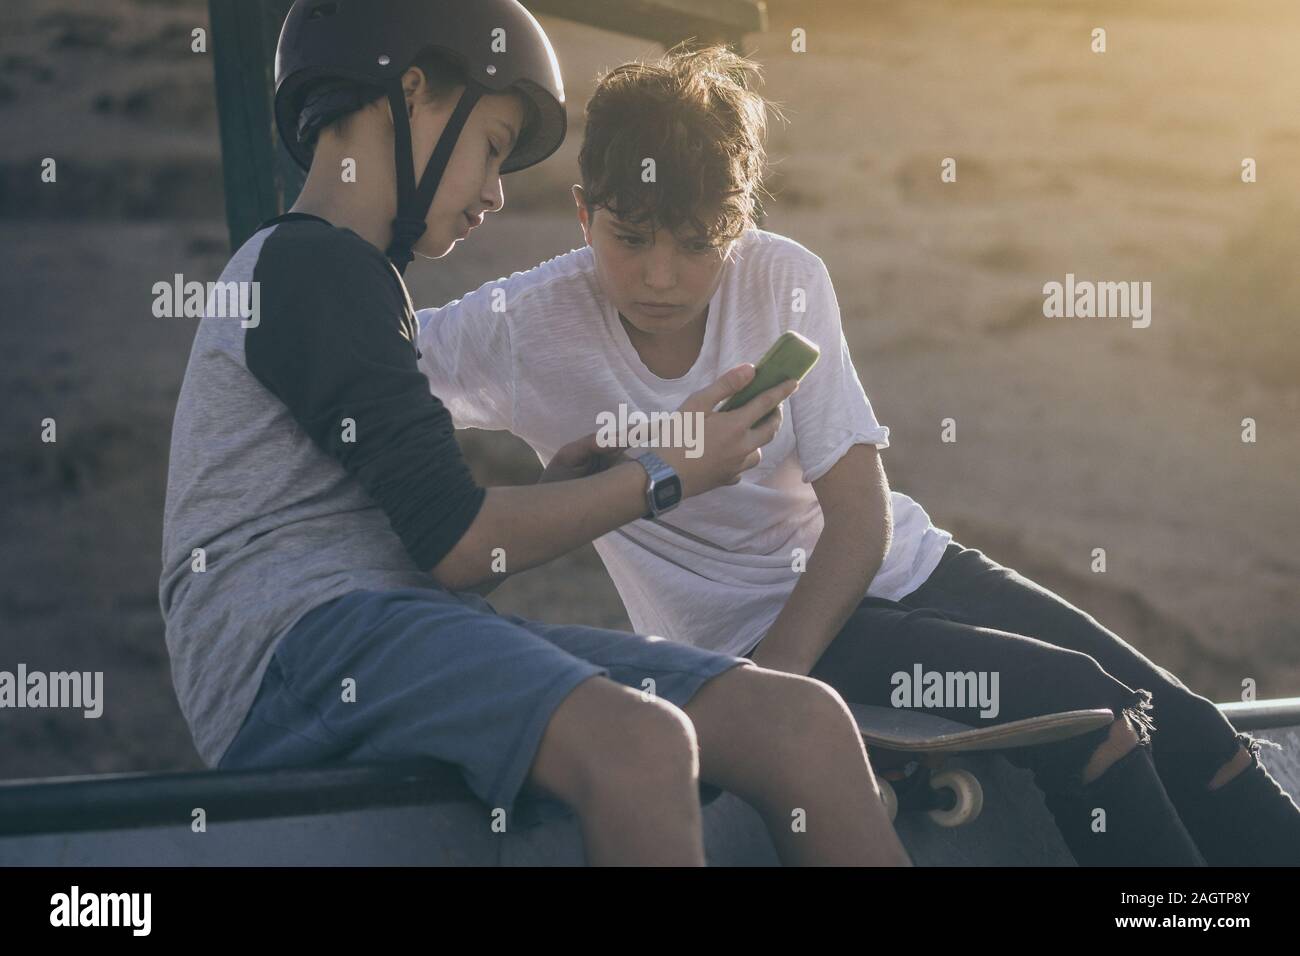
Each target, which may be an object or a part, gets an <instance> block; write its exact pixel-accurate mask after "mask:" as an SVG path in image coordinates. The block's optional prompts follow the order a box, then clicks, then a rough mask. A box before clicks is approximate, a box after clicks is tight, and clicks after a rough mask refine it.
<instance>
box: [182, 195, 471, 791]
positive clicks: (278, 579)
mask: <svg viewBox="0 0 1300 956" xmlns="http://www.w3.org/2000/svg"><path fill="white" fill-rule="evenodd" d="M219 281H220V282H221V283H223V284H224V283H230V282H241V283H246V282H252V283H257V286H256V289H257V294H256V296H255V297H254V296H253V295H248V296H247V297H246V298H245V300H244V301H245V302H246V303H256V305H257V308H256V309H255V310H250V311H255V313H256V314H255V315H252V316H248V317H245V318H242V319H241V317H239V316H233V317H229V318H225V317H221V315H222V314H223V313H227V312H229V311H230V310H227V309H225V308H218V307H216V304H215V301H214V299H213V298H212V297H211V296H210V297H209V300H208V308H207V312H206V314H205V316H204V318H203V319H201V320H200V322H199V326H198V330H197V332H196V334H195V338H194V345H193V348H192V350H191V352H190V358H189V364H188V366H187V368H186V370H185V379H184V382H183V383H182V385H181V391H180V396H179V398H178V400H177V405H176V417H175V422H174V424H173V428H172V441H171V460H170V466H169V471H168V475H167V502H166V507H165V511H164V516H163V543H162V576H161V579H160V581H159V592H158V593H159V603H160V605H161V608H162V613H163V618H164V619H165V621H166V629H167V648H168V652H169V654H170V655H171V667H172V680H173V682H174V683H175V686H176V694H177V697H178V698H179V701H180V706H181V710H182V712H183V713H184V714H185V718H186V720H187V721H188V722H189V725H190V730H191V732H192V734H193V735H194V741H195V745H196V746H197V748H198V751H199V754H200V756H202V758H203V759H204V761H205V762H206V763H207V764H208V765H209V766H216V764H217V763H218V761H219V760H220V759H221V757H222V755H223V754H224V753H225V751H226V748H227V747H228V746H229V744H230V742H231V741H232V740H233V739H234V737H235V735H236V733H237V732H238V731H239V728H240V727H241V725H242V724H243V721H244V719H245V717H246V716H247V714H248V711H249V709H250V708H251V707H252V704H253V700H254V699H255V698H256V696H257V691H258V687H259V685H260V683H261V680H262V675H263V672H264V671H265V669H266V667H267V665H268V664H269V663H270V660H271V656H272V654H273V653H274V651H275V649H276V646H277V644H278V643H279V640H280V639H281V638H282V637H283V636H284V635H285V633H286V632H287V631H288V630H289V629H290V628H291V627H292V626H293V625H294V624H295V623H296V622H297V621H298V619H299V618H301V617H302V616H303V615H304V614H306V613H307V612H308V611H310V610H311V609H312V608H314V607H316V606H318V605H320V604H322V603H324V602H326V601H328V600H330V599H332V598H335V597H338V596H340V595H343V594H346V593H348V592H350V591H355V590H358V589H362V588H375V589H385V590H387V589H395V588H406V587H436V586H437V585H436V584H435V582H434V581H433V579H432V578H431V577H430V574H429V571H430V570H431V569H432V568H433V567H434V566H435V565H436V564H437V563H438V562H439V561H441V559H442V558H443V557H444V556H445V555H446V554H447V552H449V551H450V550H451V549H452V547H453V546H454V545H455V544H456V542H457V541H458V540H459V539H460V537H461V536H462V535H463V534H464V532H465V530H466V529H467V528H468V527H469V526H470V523H471V522H472V521H473V520H474V517H475V515H476V514H477V513H478V511H479V508H480V507H482V504H483V499H484V496H485V495H486V491H485V489H484V488H482V487H481V486H479V485H478V484H476V483H475V481H474V479H473V477H472V475H471V473H470V470H469V468H468V466H467V464H466V463H465V460H464V458H463V457H462V455H461V452H460V448H459V446H458V445H457V443H456V439H455V436H454V433H453V426H452V421H451V417H450V415H449V413H448V412H447V410H446V408H444V407H443V404H442V402H441V401H440V400H439V399H438V398H437V397H436V396H434V395H433V394H432V393H431V392H430V389H429V382H428V380H427V379H426V378H425V376H424V374H423V373H422V372H421V371H420V370H419V368H418V367H417V365H416V359H417V354H418V353H417V350H416V340H417V336H418V326H417V324H416V320H415V312H414V309H413V308H412V306H411V301H410V297H409V296H408V295H407V292H406V286H405V285H404V284H403V282H402V280H401V277H400V275H399V274H398V273H397V270H396V269H394V268H393V266H392V264H391V263H390V262H389V261H388V259H387V258H386V257H385V256H384V255H383V254H382V253H381V252H380V251H379V250H378V249H376V248H375V247H374V246H372V245H371V244H370V243H368V242H366V241H365V240H364V239H362V238H361V237H360V236H358V235H357V234H356V233H354V232H352V231H351V230H348V229H342V228H337V227H335V226H333V225H331V224H330V223H328V222H326V221H325V220H323V219H319V218H316V217H313V216H306V215H302V214H288V215H286V216H281V217H277V218H276V219H273V220H270V222H269V223H267V224H266V225H265V226H264V227H263V228H262V229H260V230H259V231H258V232H256V233H255V234H254V235H253V236H252V237H251V238H250V239H249V240H248V241H247V242H245V243H244V245H243V246H241V247H240V248H239V250H238V251H237V252H236V253H235V255H234V256H233V257H232V258H231V260H230V262H229V263H228V264H227V266H226V268H225V270H224V272H223V273H222V274H221V278H220V280H219ZM247 288H248V289H250V290H251V289H252V288H254V287H252V286H249V287H247ZM245 326H247V327H245Z"/></svg>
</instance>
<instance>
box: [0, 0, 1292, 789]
mask: <svg viewBox="0 0 1300 956" xmlns="http://www.w3.org/2000/svg"><path fill="white" fill-rule="evenodd" d="M524 2H525V4H527V0H524ZM600 2H601V0H592V5H593V6H595V5H598V4H599V3H600ZM768 12H769V19H770V29H769V30H768V31H767V32H765V33H762V34H749V35H747V36H746V37H745V40H744V43H743V46H742V50H743V52H746V53H748V54H751V55H752V56H753V57H754V58H755V59H757V60H758V61H759V62H760V63H761V64H762V65H763V67H764V69H765V72H766V77H767V82H766V86H765V88H764V92H765V93H766V94H767V95H768V96H769V97H770V98H771V99H772V100H774V101H776V102H777V103H779V104H780V105H781V107H782V110H783V112H784V113H785V116H786V122H785V123H784V124H781V123H777V124H776V125H775V126H774V127H773V130H772V134H771V136H770V140H769V150H770V153H771V157H772V159H773V161H774V163H775V167H774V173H773V175H772V177H771V179H770V180H769V183H768V187H769V189H770V190H771V191H772V192H773V193H774V194H775V200H774V201H771V202H769V203H768V216H767V219H766V221H765V224H764V225H765V228H768V229H771V230H773V231H776V232H779V233H782V234H784V235H787V236H790V237H792V238H794V239H796V240H798V241H799V242H801V243H803V244H804V245H805V246H807V247H808V248H810V249H811V250H812V251H814V252H815V253H817V254H818V255H820V256H821V257H822V258H823V259H824V260H825V261H826V263H827V265H828V267H829V269H830V273H831V276H832V278H833V279H834V281H835V285H836V291H837V294H838V297H839V302H840V306H841V310H842V315H843V321H844V327H845V331H846V335H847V337H848V340H849V343H850V345H851V347H852V349H853V353H854V357H855V360H856V363H857V367H858V371H859V374H860V377H861V379H862V382H863V385H864V387H865V388H866V390H867V394H868V395H869V396H870V398H871V401H872V403H873V405H874V407H875V410H876V413H877V416H878V417H879V419H880V420H881V421H882V422H883V423H884V424H886V425H888V426H890V428H891V429H892V436H891V441H892V446H891V447H890V448H889V449H888V450H887V451H886V452H885V455H884V461H885V465H886V468H887V470H888V472H889V476H890V479H891V482H892V484H893V486H894V487H895V488H897V489H899V490H901V491H903V492H905V493H906V494H908V495H911V496H912V497H913V498H915V499H917V500H918V501H920V502H921V504H922V505H923V506H924V507H925V508H926V509H927V510H928V511H929V513H930V515H931V516H932V518H933V519H934V521H935V523H936V524H938V525H939V526H940V527H943V528H947V529H948V530H950V531H952V532H953V533H954V534H955V535H956V536H957V539H958V540H959V541H961V542H962V543H963V544H965V545H967V546H968V547H975V548H979V549H980V550H982V551H984V552H985V553H986V554H988V555H989V556H990V557H991V558H993V559H994V560H996V561H998V562H1000V563H1002V564H1004V565H1009V566H1011V567H1014V568H1016V569H1017V570H1019V571H1021V572H1022V573H1024V574H1026V575H1028V576H1029V577H1031V578H1033V579H1035V580H1036V581H1038V582H1039V583H1041V584H1043V585H1045V586H1047V587H1050V588H1052V589H1053V590H1056V591H1057V592H1058V593H1060V594H1061V595H1063V596H1064V597H1066V599H1067V600H1069V601H1071V602H1072V603H1074V604H1076V605H1077V606H1079V607H1081V608H1083V609H1084V610H1086V611H1088V612H1089V613H1091V614H1092V615H1093V616H1095V617H1097V618H1098V619H1099V620H1100V621H1101V622H1102V623H1103V624H1105V625H1106V626H1107V627H1109V628H1110V629H1112V630H1113V631H1115V632H1116V633H1118V634H1120V635H1121V636H1122V637H1124V638H1125V639H1126V640H1127V641H1129V642H1130V643H1132V644H1134V645H1135V646H1137V647H1138V648H1139V649H1140V650H1141V651H1142V652H1144V653H1145V654H1147V655H1148V656H1150V657H1152V658H1153V659H1155V660H1156V661H1157V662H1158V663H1161V664H1163V665H1164V666H1165V667H1167V668H1168V669H1170V670H1172V671H1174V672H1175V673H1176V674H1178V675H1179V676H1180V677H1181V678H1182V680H1183V681H1184V682H1185V683H1187V684H1188V685H1189V686H1190V687H1192V688H1193V689H1194V690H1196V691H1197V692H1199V693H1201V694H1203V695H1205V696H1207V697H1210V698H1212V699H1215V700H1220V701H1224V700H1236V699H1240V697H1241V692H1242V682H1243V681H1245V680H1251V681H1254V683H1255V685H1256V686H1257V693H1258V696H1259V697H1261V698H1264V697H1282V696H1288V695H1297V694H1300V641H1298V640H1297V636H1298V634H1300V586H1298V583H1300V553H1297V549H1296V546H1295V542H1297V541H1300V504H1298V498H1300V496H1298V495H1297V478H1296V476H1297V474H1298V473H1300V328H1298V325H1297V311H1298V307H1300V270H1298V269H1297V266H1296V263H1297V261H1300V233H1298V232H1297V210H1298V209H1300V193H1298V187H1300V177H1298V175H1297V169H1300V114H1297V111H1296V106H1295V104H1296V103H1297V101H1298V100H1300V60H1298V59H1297V58H1296V56H1295V37H1296V36H1297V35H1300V7H1297V6H1296V5H1295V4H1294V3H1289V2H1286V0H1240V2H1236V3H1232V4H1223V3H1221V2H1214V0H1180V2H1174V0H1147V2H1145V3H1143V4H1140V5H1134V4H1128V3H1112V2H1106V0H1093V2H1087V3H1083V2H1079V3H1075V2H1067V0H1055V2H1052V3H1050V4H1046V3H1031V2H1009V0H1003V2H995V0H979V2H973V0H964V2H963V0H908V2H905V3H904V2H897V0H891V2H881V0H816V2H812V0H768ZM207 16H208V8H207V4H206V3H205V2H203V0H40V2H37V0H5V2H4V6H3V12H0V21H2V23H0V130H3V135H0V242H2V243H3V258H2V259H0V261H2V262H3V267H0V310H3V316H2V318H0V337H2V339H0V394H2V395H3V401H2V403H0V404H2V407H3V409H4V428H3V431H2V432H0V442H2V444H0V541H2V542H3V546H2V547H0V670H10V671H12V670H14V668H15V667H16V665H17V663H19V662H23V663H26V665H27V666H28V668H29V669H31V670H47V671H50V670H67V669H76V670H83V671H84V670H90V671H94V670H102V671H103V672H104V674H105V677H104V684H105V697H106V702H107V703H106V707H105V710H104V715H103V716H102V717H101V718H99V719H98V720H85V719H83V718H82V717H81V715H80V712H79V711H60V710H6V711H0V778H18V777H36V776H52V775H64V774H81V773H102V772H114V771H129V770H183V769H199V768H201V767H202V764H201V762H200V761H199V758H198V756H197V754H196V753H195V751H194V749H193V746H192V744H191V741H190V736H189V731H188V729H187V727H186V725H185V722H184V720H183V718H182V717H181V714H180V711H179V708H178V707H177V705H176V701H175V697H174V694H173V691H172V685H171V677H170V671H169V665H168V658H167V653H166V648H165V645H164V643H163V628H162V620H161V617H160V615H159V609H158V594H157V587H158V574H159V570H160V567H159V551H160V546H161V511H162V504H163V498H164V492H165V486H166V476H167V454H168V446H169V441H170V433H171V422H172V415H173V412H174V409H175V401H176V395H177V393H178V390H179V388H180V382H181V377H182V374H183V372H184V369H185V363H186V360H187V358H188V355H189V348H190V342H191V339H192V337H193V333H194V327H195V324H196V321H195V320H192V319H157V318H154V317H153V316H152V314H151V305H152V302H153V294H152V292H151V287H152V285H153V283H154V282H156V281H159V280H160V279H167V278H169V277H170V276H171V275H172V274H173V273H176V272H180V273H183V274H184V275H185V277H186V279H195V278H198V279H201V280H203V281H209V280H215V279H216V278H217V276H218V275H219V274H220V271H221V269H222V267H223V266H224V264H225V261H226V259H227V257H228V255H229V251H230V250H229V245H228V236H227V229H226V223H225V209H224V201H223V194H222V176H221V152H220V142H219V138H218V127H217V118H216V108H215V95H214V84H213V68H212V62H211V59H210V57H209V56H206V55H200V54H194V53H191V52H190V31H191V30H192V29H193V28H194V27H196V26H205V25H206V24H207ZM540 19H541V20H542V22H543V24H544V26H545V27H546V29H547V31H548V32H549V34H550V36H551V37H552V40H553V41H554V43H555V46H556V50H557V53H558V55H559V59H560V62H561V64H562V67H563V70H564V75H565V83H566V87H567V88H568V92H569V103H570V118H571V134H570V137H569V139H568V142H567V143H566V145H565V146H564V148H563V150H562V151H561V152H560V153H558V154H557V155H556V156H555V157H554V158H552V159H551V160H549V161H547V162H546V163H544V164H542V165H541V166H539V167H535V168H534V169H532V170H528V171H525V172H523V173H519V174H516V175H512V176H510V177H507V178H506V180H505V192H506V206H507V208H508V210H509V215H505V216H493V217H489V219H488V220H487V222H486V223H485V225H484V226H483V227H481V228H480V229H477V230H475V232H474V234H473V237H472V238H471V239H470V240H468V242H466V243H462V244H461V245H460V246H459V247H458V251H457V252H455V253H454V254H453V255H451V256H450V257H448V258H446V259H443V260H440V261H439V262H437V263H436V264H435V263H430V262H428V261H426V260H417V262H416V263H415V264H413V266H412V267H411V269H410V270H409V271H408V274H407V281H408V285H409V286H410V289H411V294H412V298H413V300H414V302H415V304H416V306H417V307H424V306H432V305H438V304H441V303H443V302H446V301H448V300H450V299H453V298H456V297H458V296H459V295H460V294H462V293H463V292H465V291H466V290H469V289H471V288H474V287H476V286H478V285H479V284H481V283H482V282H484V281H487V280H490V279H493V278H496V277H498V276H501V275H505V274H508V273H510V272H512V271H516V270H521V269H525V268H528V267H530V266H532V265H534V264H536V263H537V262H539V261H541V260H543V259H546V258H549V257H551V256H554V255H557V254H560V253H563V252H565V251H567V250H569V249H571V248H573V247H575V246H576V245H578V244H579V243H580V241H581V240H580V233H579V230H578V227H577V224H576V222H575V221H574V216H573V207H572V202H571V199H570V197H569V195H568V192H567V189H568V186H569V184H570V183H572V182H573V181H574V178H575V176H576V169H577V164H576V157H577V151H578V147H579V145H580V143H581V138H582V107H583V104H584V103H585V101H586V99H587V96H588V95H589V93H590V91H591V89H592V86H593V80H594V78H595V76H596V75H597V73H598V72H599V71H600V70H602V69H605V68H608V67H612V66H615V65H617V64H618V63H620V62H623V61H624V60H627V59H630V58H634V57H644V56H654V55H656V54H657V53H659V52H661V51H662V47H661V46H657V45H656V44H653V43H650V42H647V41H642V40H636V39H632V38H629V37H628V36H625V35H620V34H618V33H612V32H606V31H603V30H598V29H595V28H592V27H589V26H583V25H581V24H577V23H574V22H572V21H569V20H560V19H555V18H551V17H545V16H543V17H541V18H540ZM796 27H801V28H803V29H804V30H806V31H807V52H803V53H796V52H793V51H792V49H791V31H792V30H793V29H795V28H796ZM1095 27H1102V28H1105V29H1106V31H1107V35H1108V36H1107V41H1108V52H1107V53H1105V54H1104V55H1098V54H1095V53H1093V52H1092V51H1091V49H1090V44H1091V31H1092V30H1093V29H1094V28H1095ZM47 156H49V157H56V158H57V159H58V161H59V181H58V184H57V186H50V185H46V184H42V183H41V182H40V178H39V173H40V162H41V160H42V158H44V157H47ZM949 156H951V157H954V158H956V159H957V161H958V181H957V182H956V183H954V184H949V185H944V184H942V183H941V182H940V180H939V164H940V162H941V161H942V159H943V158H944V157H949ZM1247 157H1250V158H1253V159H1255V160H1256V161H1257V163H1258V176H1259V181H1258V182H1257V183H1254V184H1245V183H1243V182H1242V181H1241V175H1240V171H1241V163H1242V160H1243V159H1245V158H1247ZM1066 273H1074V274H1075V275H1076V276H1077V277H1078V278H1079V279H1089V280H1098V281H1149V282H1151V283H1152V295H1153V314H1152V322H1151V326H1150V327H1149V328H1146V329H1135V328H1132V327H1131V324H1130V322H1129V321H1128V320H1125V319H1048V318H1044V317H1043V315H1042V303H1043V293H1042V288H1043V285H1044V283H1046V282H1050V281H1058V282H1060V281H1064V278H1065V275H1066ZM47 416H49V417H53V418H55V419H57V421H58V428H59V440H58V442H57V444H43V443H42V442H41V441H40V440H39V433H40V421H41V419H43V418H45V417H47ZM945 418H953V419H956V421H957V438H958V440H957V441H956V442H955V443H944V442H942V441H941V440H940V439H941V427H942V425H941V423H942V421H943V419H945ZM1244 418H1251V419H1254V420H1255V422H1256V423H1257V428H1258V441H1257V442H1255V443H1243V441H1242V440H1241V432H1242V420H1243V419H1244ZM461 438H462V439H463V444H464V446H465V447H466V449H467V451H468V453H469V455H470V456H471V459H472V461H473V464H474V467H475V468H476V470H477V471H478V473H479V477H480V478H481V479H482V480H484V481H489V482H496V483H520V482H527V481H530V480H532V479H533V478H534V477H535V476H536V474H537V472H538V465H537V462H536V459H535V458H534V456H533V454H532V453H531V451H530V450H529V449H528V448H527V446H525V445H523V444H522V443H521V442H519V441H517V440H515V439H513V438H511V437H510V436H508V435H505V434H501V433H487V432H479V431H467V432H462V433H461ZM1094 548H1104V549H1105V550H1106V554H1107V565H1108V570H1107V573H1105V574H1095V573H1093V572H1092V571H1091V570H1090V566H1091V560H1092V550H1093V549H1094ZM492 601H493V603H494V604H495V605H496V606H497V607H498V608H499V609H500V610H502V611H509V612H514V613H520V614H525V615H527V616H530V617H534V618H538V619H541V620H546V621H557V622H558V621H568V622H575V623H588V624H596V625H601V626H607V627H616V628H624V629H627V628H629V624H628V622H627V618H626V616H625V615H624V613H623V610H622V606H621V603H620V602H619V600H618V596H617V594H616V592H615V591H614V588H613V586H612V585H611V584H610V582H609V579H608V577H607V576H606V574H605V572H604V569H603V568H602V566H601V564H600V562H599V560H598V559H597V557H596V555H595V552H594V551H593V550H592V549H591V548H590V547H588V548H584V549H582V550H581V551H579V552H576V553H574V554H572V555H570V556H569V557H567V558H565V559H563V560H561V561H557V562H555V563H553V564H551V565H549V566H547V567H545V568H543V569H538V570H535V571H532V572H528V573H525V574H523V575H521V576H519V577H517V578H514V579H512V580H510V581H509V582H508V583H507V584H506V585H505V586H503V587H502V588H500V589H499V590H498V591H497V592H495V594H494V595H493V597H492Z"/></svg>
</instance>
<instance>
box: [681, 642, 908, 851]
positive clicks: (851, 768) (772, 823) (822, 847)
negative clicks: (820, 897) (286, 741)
mask: <svg viewBox="0 0 1300 956" xmlns="http://www.w3.org/2000/svg"><path fill="white" fill-rule="evenodd" d="M685 710H686V713H687V715H688V716H689V717H690V719H691V723H693V724H694V725H695V733H696V736H697V738H698V740H699V755H700V776H701V777H702V778H703V779H704V780H705V781H707V782H709V783H712V784H715V785H716V786H719V787H722V788H724V789H726V790H729V791H731V792H732V793H734V794H736V795H737V796H739V797H741V798H742V799H743V800H745V801H746V802H748V803H749V804H751V805H752V806H753V807H754V808H755V809H756V810H758V811H759V813H760V814H762V816H763V819H764V820H765V821H766V822H767V826H768V830H769V832H770V833H771V835H772V842H773V843H774V844H775V845H776V850H777V853H778V854H779V855H780V857H781V861H782V862H783V863H784V864H786V865H787V866H792V865H804V866H807V865H823V866H824V865H855V866H910V865H911V862H910V860H909V859H908V856H907V851H906V850H904V849H903V845H902V843H900V842H899V839H898V835H897V834H896V833H895V832H894V827H893V824H891V823H890V822H889V814H888V813H887V812H886V811H885V807H884V804H883V803H882V802H881V799H880V796H879V791H878V789H877V787H876V781H875V776H874V775H873V774H872V772H871V765H870V764H869V763H868V761H867V754H866V749H865V748H864V747H863V744H862V738H861V737H860V736H859V735H858V731H857V725H856V724H855V723H854V721H853V716H852V714H851V713H850V712H849V709H848V707H847V705H845V703H844V700H843V698H841V697H840V696H839V694H837V693H836V692H835V691H834V690H833V689H832V688H831V687H830V686H828V685H826V684H823V683H822V682H820V681H816V680H813V679H811V678H807V677H799V676H797V675H794V674H785V673H781V672H779V671H772V670H767V669H766V668H762V667H758V666H757V665H753V664H746V665H743V666H741V667H735V668H732V669H731V670H729V671H726V672H724V673H722V674H720V675H719V676H717V677H715V678H713V679H712V680H710V681H709V682H708V683H706V684H705V685H704V686H703V687H702V688H701V689H700V690H699V691H697V692H696V694H695V696H694V697H692V698H691V700H690V702H689V703H688V704H687V705H686V708H685Z"/></svg>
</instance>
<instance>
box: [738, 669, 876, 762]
mask: <svg viewBox="0 0 1300 956" xmlns="http://www.w3.org/2000/svg"><path fill="white" fill-rule="evenodd" d="M759 673H760V674H766V675H773V676H769V677H767V679H766V680H764V682H763V683H764V685H765V686H762V688H761V697H760V699H759V702H758V704H757V708H758V710H759V711H760V712H761V713H762V715H763V716H762V718H761V719H763V720H764V722H765V724H766V725H767V728H768V735H769V737H770V738H771V739H772V740H773V741H776V740H778V739H781V738H784V739H788V740H790V741H792V742H794V743H796V744H799V745H806V744H807V742H808V740H809V739H823V738H824V737H825V735H826V734H828V733H833V732H834V730H835V729H836V728H837V727H839V728H841V729H847V728H849V727H850V726H852V725H853V721H852V717H851V715H850V713H849V708H848V704H846V703H845V702H844V698H843V697H841V696H840V694H839V692H838V691H837V690H835V688H834V687H832V686H831V685H830V684H827V683H825V682H823V681H819V680H815V679H814V678H811V677H802V676H799V675H795V674H774V672H772V671H760V672H759Z"/></svg>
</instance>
